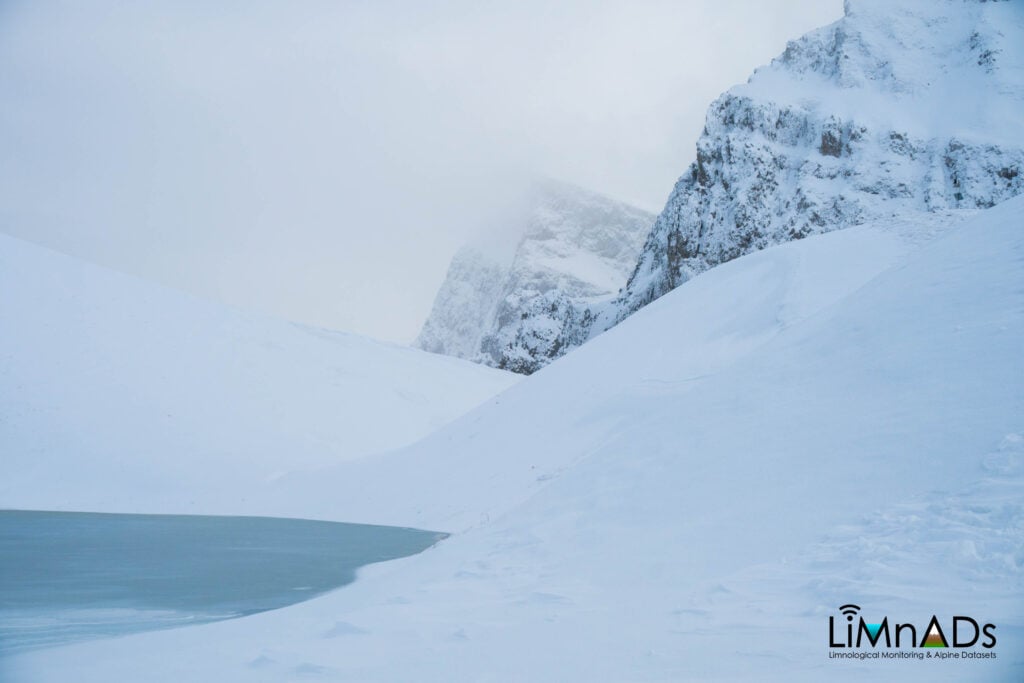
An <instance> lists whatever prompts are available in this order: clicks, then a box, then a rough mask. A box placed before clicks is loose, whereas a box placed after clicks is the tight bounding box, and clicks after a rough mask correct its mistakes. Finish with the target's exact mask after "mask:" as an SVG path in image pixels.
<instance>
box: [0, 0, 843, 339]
mask: <svg viewBox="0 0 1024 683" xmlns="http://www.w3.org/2000/svg"><path fill="white" fill-rule="evenodd" d="M841 11H842V7H841V2H840V1H839V0H828V1H823V0H799V1H795V0H777V1H773V2H768V1H757V0H745V1H740V0H713V1H711V0H708V1H701V0H687V1H680V2H663V3H662V2H618V3H601V2H587V3H583V2H563V3H551V2H531V1H525V2H523V1H520V2H504V3H487V2H434V3H419V2H407V3H400V2H387V1H376V2H313V1H306V2H277V3H269V2H258V1H253V0H239V1H231V2H216V3H215V2H202V1H198V0H197V1H192V2H190V1H179V2H145V3H135V2H128V1H115V0H96V1H94V2H88V3H82V2H50V1H47V0H32V1H25V2H18V1H11V0H7V1H5V2H0V101H2V102H3V106H2V107H0V231H4V232H7V233H9V234H12V235H15V236H17V237H21V238H24V239H28V240H31V241H33V242H37V243H40V244H44V245H47V246H50V247H53V248H56V249H59V250H61V251H64V252H67V253H70V254H73V255H76V256H80V257H82V258H86V259H88V260H91V261H94V262H97V263H100V264H103V265H106V266H109V267H112V268H116V269H118V270H122V271H126V272H130V273H133V274H137V275H140V276H142V277H146V278H149V279H153V280H157V281H160V282H163V283H165V284H168V285H170V286H173V287H177V288H181V289H185V290H187V291H190V292H192V293H194V294H198V295H200V296H205V297H209V298H215V299H220V300H223V301H226V302H228V303H231V304H233V305H237V306H242V307H246V308H251V309H254V310H258V311H262V312H267V313H271V314H274V315H279V316H283V317H286V318H290V319H293V320H298V321H302V322H306V323H311V324H315V325H321V326H325V327H332V328H336V329H343V330H349V331H352V332H357V333H360V334H366V335H370V336H374V337H378V338H381V339H387V340H393V341H398V342H403V343H406V342H409V341H410V340H411V339H412V338H413V337H414V336H415V335H416V333H417V332H418V330H419V327H420V325H421V323H422V321H423V319H424V318H425V316H426V315H427V313H428V312H429V308H430V304H431V302H432V300H433V296H434V293H435V291H436V289H437V287H438V286H439V284H440V282H441V280H442V279H443V277H444V273H445V269H446V268H447V265H448V261H449V259H450V258H451V256H452V254H453V253H454V251H455V250H456V249H457V248H458V247H459V245H460V244H462V243H463V242H464V241H466V240H467V239H469V238H470V237H471V236H472V235H474V234H475V233H477V232H479V231H481V230H485V229H487V228H488V227H489V226H492V225H494V224H496V223H501V222H502V221H505V222H507V221H508V209H507V207H509V206H514V205H517V200H518V198H519V196H520V193H521V191H522V190H523V189H524V188H525V187H526V185H527V184H528V183H529V181H530V179H531V178H534V177H537V176H550V177H555V178H559V179H562V180H566V181H569V182H572V183H575V184H577V185H581V186H583V187H587V188H590V189H593V190H597V191H599V192H602V193H604V194H607V195H609V196H612V197H615V198H617V199H622V200H625V201H628V202H631V203H634V204H636V205H637V206H641V207H643V208H646V209H648V210H650V211H653V212H657V211H658V210H660V209H661V206H662V204H663V202H664V200H665V199H666V198H667V196H668V193H669V191H670V189H671V187H672V184H673V183H674V182H675V180H676V178H677V177H678V176H679V175H680V174H681V173H682V172H683V171H684V170H685V168H686V166H687V165H688V164H689V163H690V162H691V161H692V159H693V156H694V142H695V141H696V139H697V136H698V135H699V133H700V130H701V127H702V126H703V120H704V112H705V109H706V108H707V106H708V104H709V103H710V102H711V100H713V99H714V98H715V97H716V96H717V95H718V94H719V93H720V92H721V91H723V90H724V89H726V88H728V87H729V86H730V85H732V84H734V83H737V82H742V81H744V80H746V78H747V77H748V76H749V74H750V72H751V71H752V70H753V69H754V68H755V67H757V66H758V65H761V64H764V63H766V62H768V61H769V60H770V59H771V58H772V57H773V56H775V55H776V54H778V53H780V52H781V51H782V49H783V48H784V47H785V43H786V41H787V40H789V39H792V38H796V37H797V36H799V35H800V34H802V33H804V32H806V31H808V30H810V29H812V28H814V27H816V26H820V25H824V24H826V23H829V22H831V21H833V20H835V19H837V18H839V16H840V15H841Z"/></svg>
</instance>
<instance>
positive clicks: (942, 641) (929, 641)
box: [921, 616, 949, 647]
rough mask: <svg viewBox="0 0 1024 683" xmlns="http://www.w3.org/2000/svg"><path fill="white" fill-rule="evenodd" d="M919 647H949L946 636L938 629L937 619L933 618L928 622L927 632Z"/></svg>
mask: <svg viewBox="0 0 1024 683" xmlns="http://www.w3.org/2000/svg"><path fill="white" fill-rule="evenodd" d="M921 647H949V642H948V641H947V640H946V635H945V634H944V633H943V632H942V629H941V628H939V618H938V617H935V616H933V617H932V620H931V621H930V622H928V631H927V632H926V635H925V637H924V642H922V643H921Z"/></svg>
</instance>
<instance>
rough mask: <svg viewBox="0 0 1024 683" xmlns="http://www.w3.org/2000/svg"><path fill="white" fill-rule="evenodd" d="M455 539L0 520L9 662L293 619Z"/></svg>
mask: <svg viewBox="0 0 1024 683" xmlns="http://www.w3.org/2000/svg"><path fill="white" fill-rule="evenodd" d="M444 536H445V535H444V534H439V533H435V532H429V531H420V530H417V529H406V528H399V527H384V526H371V525H366V524H341V523H336V522H319V521H310V520H301V519H280V518H271V517H210V516H198V515H120V514H99V513H87V512H36V511H21V510H0V656H3V655H5V654H10V653H12V652H16V651H21V650H26V649H30V648H35V647H43V646H47V645H55V644H59V643H65V642H69V641H74V640H82V639H86V638H95V637H101V636H108V635H120V634H125V633H132V632H137V631H146V630H152V629H159V628H170V627H174V626H182V625H187V624H195V623H203V622H207V621H215V620H219V619H228V618H232V617H239V616H243V615H246V614H252V613H255V612H262V611H265V610H270V609H275V608H278V607H284V606H286V605H290V604H293V603H296V602H300V601H302V600H306V599H308V598H310V597H312V596H315V595H318V594H320V593H323V592H325V591H328V590H331V589H333V588H337V587H339V586H343V585H345V584H347V583H351V582H352V581H353V580H354V578H355V570H356V569H357V568H358V567H361V566H363V565H366V564H370V563H372V562H381V561H384V560H391V559H395V558H399V557H404V556H406V555H413V554H415V553H418V552H421V551H422V550H424V549H426V548H428V547H430V546H431V545H433V544H434V543H436V542H437V541H439V540H440V539H442V538H444Z"/></svg>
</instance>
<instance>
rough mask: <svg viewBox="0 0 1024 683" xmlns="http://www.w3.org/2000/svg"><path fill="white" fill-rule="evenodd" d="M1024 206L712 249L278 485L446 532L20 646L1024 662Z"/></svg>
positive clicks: (177, 667) (545, 676) (269, 504)
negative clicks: (333, 587) (936, 636)
mask: <svg viewBox="0 0 1024 683" xmlns="http://www.w3.org/2000/svg"><path fill="white" fill-rule="evenodd" d="M1022 211H1024V198H1017V199H1012V200H1009V201H1008V202H1005V203H1003V204H1001V205H999V206H997V207H994V208H992V209H987V210H984V211H975V212H968V213H969V214H972V215H971V216H969V217H967V219H966V220H964V221H962V222H958V220H957V219H958V217H960V218H963V216H962V215H959V216H958V214H961V212H950V213H942V214H939V215H933V214H927V213H912V214H910V216H911V218H908V219H907V220H902V221H899V222H898V223H895V224H890V223H889V222H888V221H879V222H876V223H872V224H870V225H864V226H859V227H854V228H851V229H849V230H843V231H837V232H834V233H830V234H825V235H818V236H812V237H810V238H808V239H805V240H799V241H795V242H790V243H787V244H783V245H779V246H776V247H772V248H769V249H765V250H763V251H760V252H758V253H754V254H750V255H747V256H744V257H741V258H738V259H735V260H733V261H731V262H729V263H727V264H724V265H722V266H721V267H718V268H714V269H711V270H709V271H707V272H705V273H703V274H701V275H699V276H697V277H694V278H693V279H691V280H690V281H688V282H686V283H684V284H683V285H681V286H680V287H679V288H677V289H676V290H675V291H673V292H671V293H669V294H668V295H666V296H664V297H662V298H661V299H659V300H658V301H656V302H654V303H653V304H651V305H650V306H647V307H645V308H644V309H643V310H642V311H640V312H638V313H637V314H636V315H634V316H631V317H630V318H629V319H628V320H626V321H624V322H623V323H622V324H621V325H619V326H617V327H616V328H615V329H613V330H611V331H609V332H608V333H607V334H604V335H601V336H600V337H598V338H596V339H594V340H593V341H592V342H590V343H588V344H586V345H585V346H584V347H582V348H581V349H580V350H579V351H577V352H576V353H573V354H571V355H570V356H567V357H566V358H565V359H563V360H562V361H560V362H559V363H556V364H554V365H552V366H550V367H549V368H548V369H546V370H545V371H544V372H542V373H538V374H536V375H534V376H532V377H530V378H527V379H526V380H525V381H523V382H521V383H519V384H518V385H516V386H515V387H513V388H511V389H510V390H509V391H507V392H505V393H504V394H502V395H501V396H498V397H496V398H494V399H492V400H490V401H488V402H487V403H486V404H485V405H482V406H480V407H478V408H476V409H475V410H473V411H472V412H470V413H469V414H467V415H465V416H464V417H462V418H460V419H459V420H457V421H455V422H453V423H452V424H450V425H448V426H447V427H445V428H443V429H442V430H440V431H438V432H437V433H435V434H433V435H431V436H429V437H427V438H426V439H424V440H422V441H420V442H418V443H417V444H415V445H413V446H411V447H409V448H407V449H403V450H400V451H397V452H393V453H389V454H384V455H382V456H378V457H374V458H363V459H360V460H358V461H353V462H351V463H347V464H341V465H338V466H335V467H331V468H327V469H324V470H323V471H320V472H318V473H316V474H315V475H301V474H299V475H294V476H292V477H287V478H284V479H282V480H281V481H280V482H279V491H278V497H277V498H276V499H273V500H271V499H267V500H265V501H264V502H263V505H264V506H265V509H266V511H267V512H274V513H281V512H285V511H291V513H293V514H299V515H300V516H311V517H328V518H335V519H346V520H349V521H376V522H383V523H398V524H405V525H414V526H421V527H427V528H436V529H446V530H449V531H455V532H458V533H456V534H455V535H454V536H453V537H451V538H449V539H448V540H447V541H445V542H444V543H442V544H440V545H439V546H437V547H436V548H434V549H433V550H431V551H429V552H427V553H424V554H422V555H419V556H416V557H414V558H407V559H405V560H401V561H399V562H395V563H389V564H387V565H379V566H376V567H372V568H369V569H368V570H366V571H365V572H363V574H362V577H361V580H360V581H358V582H356V583H355V584H354V585H352V586H351V587H349V588H346V589H345V590H343V591H338V592H335V593H331V594H328V595H326V596H324V597H322V598H319V599H316V600H313V601H310V602H307V603H303V604H300V605H296V606H294V607H291V608H288V609H284V610H280V611H276V612H270V613H265V614H261V615H256V616H254V617H251V618H246V619H240V620H237V621H234V622H222V623H219V624H213V625H210V626H202V627H196V628H189V629H181V630H178V631H167V632H162V633H153V634H142V635H138V636H131V637H129V638H124V639H119V640H108V641H97V642H94V643H90V644H86V645H75V646H70V647H65V648H60V649H55V650H50V651H47V652H43V653H35V654H26V655H23V656H19V657H17V658H15V659H13V660H12V661H11V662H10V670H11V672H12V673H13V674H15V675H18V676H20V677H21V678H23V679H24V680H36V681H63V680H68V678H70V677H74V678H75V679H76V680H81V681H86V682H89V681H109V680H122V679H125V678H126V677H132V678H135V679H138V678H139V673H138V672H144V678H145V680H149V681H180V680H186V679H187V680H192V679H196V678H201V679H218V680H232V681H274V680H282V679H288V678H293V677H300V676H313V675H316V676H322V677H327V678H334V679H341V680H345V679H351V680H373V681H404V680H408V679H409V678H410V676H411V677H414V678H416V679H417V680H421V681H450V680H488V679H497V680H530V681H565V680H651V681H654V680H659V681H668V680H693V679H700V680H716V681H718V680H722V681H745V680H766V681H774V680H778V681H794V680H795V681H821V680H837V681H859V680H864V679H865V678H869V677H874V678H878V679H884V680H888V679H893V680H895V679H897V678H898V679H899V680H909V681H936V680H939V681H959V680H964V679H965V677H966V678H969V679H971V680H987V681H1012V680H1019V678H1020V676H1019V674H1020V671H1021V669H1022V667H1024V656H1022V653H1021V651H1020V650H1019V648H1018V647H1016V645H1017V643H1019V642H1020V641H1019V637H1020V635H1021V634H1022V633H1024V621H1022V620H1021V615H1020V610H1019V609H1018V606H1019V604H1020V601H1021V600H1022V599H1024V581H1022V576H1024V564H1022V562H1021V560H1020V557H1019V547H1018V546H1019V543H1018V541H1019V536H1020V534H1019V533H1018V531H1019V522H1020V520H1021V519H1022V507H1021V505H1020V500H1019V492H1020V489H1021V486H1022V475H1024V470H1022V468H1021V454H1022V453H1021V437H1020V434H1021V433H1022V430H1024V425H1022V424H1021V416H1022V415H1024V393H1022V391H1021V383H1020V381H1019V378H1021V377H1024V356H1022V355H1021V353H1020V348H1021V341H1022V339H1024V290H1022V289H1021V287H1020V283H1021V281H1022V276H1024V234H1022V233H1021V231H1020V229H1019V216H1020V215H1021V213H1022ZM913 216H916V218H917V219H918V220H917V221H916V222H915V221H914V220H912V217H913ZM937 219H941V220H937ZM666 339H671V340H672V343H671V344H667V343H666V341H665V340H666ZM527 425H528V428H524V426H527ZM424 482H442V484H441V485H438V486H424ZM851 600H855V601H856V602H857V603H858V604H860V605H862V607H863V608H864V609H865V611H866V612H870V613H871V614H878V615H881V614H886V613H888V614H890V615H892V616H893V617H894V618H895V615H897V614H899V615H907V617H908V618H912V619H918V618H920V617H921V616H922V615H930V614H932V613H941V614H948V613H954V614H958V613H966V614H973V615H975V616H977V617H978V618H980V619H984V620H985V621H991V622H993V623H996V624H998V631H997V633H998V635H999V644H998V646H997V652H998V655H999V656H998V659H995V660H986V661H975V662H953V663H952V664H953V665H950V666H945V665H941V664H928V665H915V664H913V663H911V664H908V663H906V662H860V663H858V662H849V661H844V662H834V661H830V660H829V659H828V656H827V652H828V651H827V648H826V645H825V643H826V642H827V640H826V638H827V623H828V622H827V619H828V616H830V615H833V614H835V613H836V610H837V608H838V606H839V605H841V604H844V603H846V602H849V601H851ZM950 611H952V612H950ZM167 652H188V653H189V657H188V658H186V659H177V660H175V661H174V663H173V665H169V664H168V663H167V657H166V653H167ZM524 652H525V653H529V656H523V653H524ZM968 667H969V668H968Z"/></svg>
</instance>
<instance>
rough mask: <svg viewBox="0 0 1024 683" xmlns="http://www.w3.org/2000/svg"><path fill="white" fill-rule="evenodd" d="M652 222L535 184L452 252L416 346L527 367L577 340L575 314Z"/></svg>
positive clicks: (626, 265)
mask: <svg viewBox="0 0 1024 683" xmlns="http://www.w3.org/2000/svg"><path fill="white" fill-rule="evenodd" d="M653 220H654V216H653V215H651V214H649V213H647V212H645V211H642V210H640V209H636V208H634V207H631V206H628V205H626V204H623V203H621V202H617V201H614V200H612V199H609V198H607V197H604V196H602V195H599V194H596V193H594V192H590V191H588V190H584V189H582V188H580V187H576V186H574V185H570V184H568V183H564V182H560V181H555V180H550V179H548V180H543V181H540V182H538V183H536V184H535V185H534V186H533V187H532V188H531V189H530V191H529V193H528V201H527V202H526V208H525V209H524V211H523V213H522V215H521V216H518V217H516V219H515V220H512V221H509V224H510V226H511V227H508V228H507V229H505V230H504V231H503V234H500V235H496V236H492V237H493V239H492V240H491V243H489V244H487V245H484V244H470V245H467V246H466V247H464V248H463V249H462V250H460V251H459V252H458V253H457V254H456V256H455V258H454V259H453V260H452V263H451V266H450V267H449V269H448V274H447V277H446V278H445V281H444V283H443V284H442V286H441V289H440V290H439V291H438V294H437V298H436V299H435V301H434V306H433V310H432V311H431V313H430V316H429V317H428V319H427V321H426V323H425V324H424V326H423V329H422V331H421V332H420V335H419V337H418V338H417V340H416V346H418V347H419V348H422V349H425V350H427V351H433V352H436V353H445V354H448V355H453V356H457V357H460V358H466V359H469V360H474V361H477V362H480V363H484V364H486V365H492V366H494V367H500V368H505V369H509V370H514V371H516V372H523V373H530V372H534V371H535V370H537V369H539V368H540V367H543V366H544V365H546V364H547V363H548V362H550V361H551V360H552V359H554V358H556V357H558V356H559V355H561V353H562V352H563V350H564V349H566V348H570V347H572V346H577V345H578V344H579V343H582V341H583V340H582V339H580V338H579V335H581V334H584V327H585V325H584V324H583V323H584V321H583V316H585V315H589V313H588V311H589V308H590V307H591V306H592V305H594V304H596V303H597V302H600V301H608V300H610V299H611V298H612V297H613V296H614V295H615V294H617V292H618V291H619V289H620V288H621V287H622V286H623V285H625V283H626V280H627V278H628V277H629V274H630V273H631V272H632V269H633V266H634V265H635V263H636V259H637V256H638V254H639V251H640V246H641V245H642V244H643V240H644V238H645V237H646V235H647V233H648V231H649V229H650V226H651V223H652V222H653ZM495 245H498V246H497V247H496V246H495ZM567 331H568V332H571V334H572V338H568V337H567V336H566V332H567Z"/></svg>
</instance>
